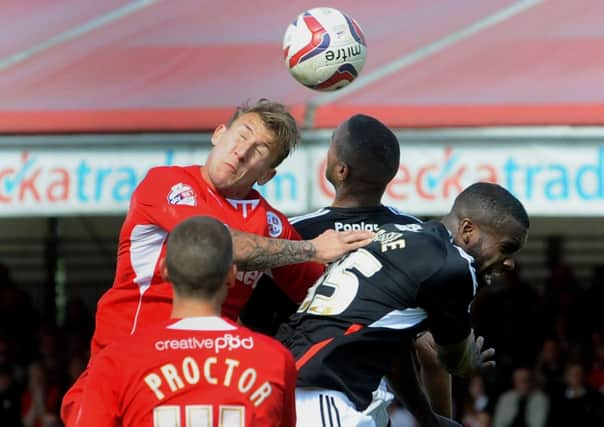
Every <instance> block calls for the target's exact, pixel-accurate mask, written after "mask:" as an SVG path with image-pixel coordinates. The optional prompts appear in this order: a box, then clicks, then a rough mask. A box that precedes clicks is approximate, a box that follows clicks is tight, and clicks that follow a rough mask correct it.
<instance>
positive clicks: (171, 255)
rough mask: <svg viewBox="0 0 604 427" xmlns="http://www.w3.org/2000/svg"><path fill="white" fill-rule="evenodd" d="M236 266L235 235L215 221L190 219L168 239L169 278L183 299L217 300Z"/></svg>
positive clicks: (167, 264) (210, 219) (167, 260)
mask: <svg viewBox="0 0 604 427" xmlns="http://www.w3.org/2000/svg"><path fill="white" fill-rule="evenodd" d="M232 262H233V242H232V240H231V233H229V230H228V229H227V228H226V227H225V226H224V224H222V223H221V222H220V221H217V220H215V219H214V218H210V217H204V216H196V217H192V218H189V219H187V220H185V221H183V222H181V223H180V224H179V225H177V226H176V227H175V228H174V230H172V232H171V233H170V235H169V236H168V243H167V250H166V266H167V269H168V278H169V280H170V282H172V285H173V286H174V291H175V292H176V293H178V294H179V295H182V296H190V297H200V298H211V297H213V296H214V295H215V294H216V293H217V292H218V290H220V289H221V287H222V285H223V284H224V282H225V280H226V277H227V274H228V272H229V269H230V268H231V265H232Z"/></svg>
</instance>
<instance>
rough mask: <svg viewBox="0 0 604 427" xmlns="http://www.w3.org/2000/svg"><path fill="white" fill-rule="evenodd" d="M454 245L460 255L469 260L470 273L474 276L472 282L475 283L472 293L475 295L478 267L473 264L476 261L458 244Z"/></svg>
mask: <svg viewBox="0 0 604 427" xmlns="http://www.w3.org/2000/svg"><path fill="white" fill-rule="evenodd" d="M453 247H454V248H455V249H457V252H459V255H461V257H462V258H463V259H465V260H466V261H467V262H468V270H470V275H471V276H472V284H473V285H474V293H473V294H472V295H473V296H475V295H476V289H477V288H478V281H477V280H476V269H475V268H474V266H472V263H473V262H474V257H473V256H472V255H470V254H469V253H467V252H466V251H464V250H463V249H462V248H460V247H459V246H457V245H453Z"/></svg>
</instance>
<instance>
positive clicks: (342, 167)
mask: <svg viewBox="0 0 604 427" xmlns="http://www.w3.org/2000/svg"><path fill="white" fill-rule="evenodd" d="M336 174H337V176H338V179H339V180H340V181H342V182H344V181H346V178H348V175H350V167H348V165H347V164H346V163H344V162H338V163H337V164H336Z"/></svg>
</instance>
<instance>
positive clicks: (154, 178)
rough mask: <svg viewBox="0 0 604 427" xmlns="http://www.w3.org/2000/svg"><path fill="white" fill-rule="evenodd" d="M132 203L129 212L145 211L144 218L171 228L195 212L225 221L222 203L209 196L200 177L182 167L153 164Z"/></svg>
mask: <svg viewBox="0 0 604 427" xmlns="http://www.w3.org/2000/svg"><path fill="white" fill-rule="evenodd" d="M130 203H131V206H130V212H136V213H137V215H141V214H142V215H143V217H144V220H145V222H147V223H149V224H155V225H157V226H159V227H161V228H162V229H164V230H166V231H168V232H170V231H172V229H173V228H174V227H176V225H178V224H179V223H180V222H182V221H184V220H185V219H187V218H189V217H192V216H197V215H204V216H210V217H213V218H216V219H218V220H220V221H222V218H221V216H222V212H221V209H220V207H219V206H218V205H216V204H214V203H211V201H210V200H208V199H207V198H206V196H205V194H204V192H203V189H202V188H200V183H199V181H198V180H196V179H195V178H194V177H193V176H192V175H190V174H189V173H187V171H186V170H185V169H183V168H177V167H156V168H151V169H150V170H149V172H148V173H147V175H146V176H145V178H144V179H143V180H142V181H141V182H140V184H139V185H138V187H137V188H136V190H135V191H134V193H133V195H132V199H131V201H130ZM130 212H129V214H130Z"/></svg>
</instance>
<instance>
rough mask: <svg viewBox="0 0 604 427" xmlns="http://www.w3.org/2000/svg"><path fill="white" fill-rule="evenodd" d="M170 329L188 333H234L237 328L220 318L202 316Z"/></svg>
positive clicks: (179, 322)
mask: <svg viewBox="0 0 604 427" xmlns="http://www.w3.org/2000/svg"><path fill="white" fill-rule="evenodd" d="M168 329H180V330H187V331H232V330H234V329H237V328H236V327H235V326H233V325H231V324H230V323H229V322H225V321H224V320H223V319H221V318H220V317H218V316H200V317H187V318H186V319H181V320H179V321H178V322H176V323H173V324H171V325H170V326H168Z"/></svg>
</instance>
